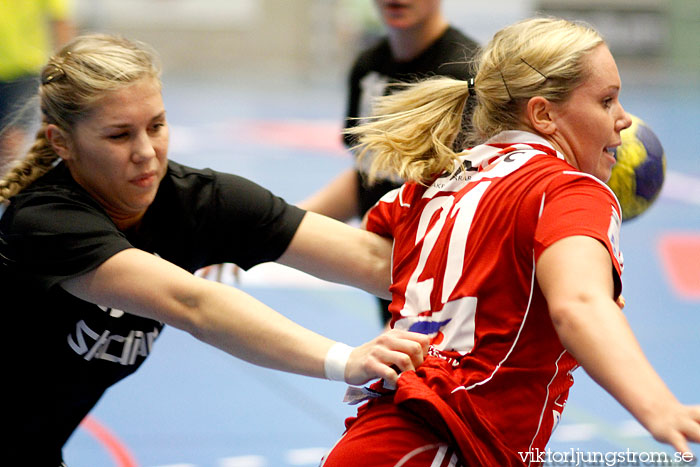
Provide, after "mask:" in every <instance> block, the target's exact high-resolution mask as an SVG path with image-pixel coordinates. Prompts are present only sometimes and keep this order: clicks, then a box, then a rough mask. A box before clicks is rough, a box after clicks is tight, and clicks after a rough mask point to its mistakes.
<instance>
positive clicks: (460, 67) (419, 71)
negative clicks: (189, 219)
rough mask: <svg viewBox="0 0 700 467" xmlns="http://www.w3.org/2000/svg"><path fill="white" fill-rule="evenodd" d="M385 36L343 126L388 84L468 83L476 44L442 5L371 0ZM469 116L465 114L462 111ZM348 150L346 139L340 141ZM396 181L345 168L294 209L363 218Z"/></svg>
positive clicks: (362, 62)
mask: <svg viewBox="0 0 700 467" xmlns="http://www.w3.org/2000/svg"><path fill="white" fill-rule="evenodd" d="M374 2H375V6H376V8H377V11H378V13H379V16H380V17H381V21H382V23H383V24H384V26H385V28H386V35H385V36H384V37H382V38H381V39H380V40H379V41H378V42H377V43H376V44H375V45H373V46H371V47H369V48H368V49H366V50H364V51H363V52H361V53H360V54H359V56H358V57H357V59H356V61H355V63H354V65H353V67H352V70H351V72H350V76H349V82H348V85H349V89H348V102H347V116H346V119H345V127H346V128H349V127H353V126H355V125H357V124H358V120H357V119H358V118H361V117H366V116H368V115H370V113H371V106H372V101H373V100H374V99H375V98H377V97H379V96H382V95H386V94H388V93H390V92H391V88H390V85H391V84H392V83H400V82H413V81H417V80H420V79H422V78H426V77H429V76H436V75H441V76H450V77H453V78H458V79H465V80H466V79H468V78H469V66H466V65H465V63H467V62H470V61H471V59H472V57H473V55H474V53H475V51H476V48H477V47H478V44H477V43H476V42H475V41H474V40H473V39H471V38H469V37H467V36H465V35H464V34H463V33H462V32H461V31H459V30H458V29H456V28H455V27H453V26H451V25H450V24H449V22H448V20H447V19H446V18H445V16H444V14H443V11H442V0H374ZM465 112H467V113H468V111H465ZM344 141H345V144H346V146H348V147H351V146H352V145H353V140H352V138H350V137H347V136H346V137H345V138H344ZM401 183H402V181H401V180H399V179H396V178H393V179H386V178H385V179H379V180H377V181H376V182H374V183H373V184H369V183H367V180H366V179H365V175H364V174H363V172H362V171H361V170H360V169H359V168H357V167H353V168H349V169H347V170H346V171H344V172H342V173H341V174H340V175H339V176H338V177H336V178H335V179H333V180H332V181H331V182H330V183H329V184H328V185H327V186H325V187H324V188H322V189H321V190H319V191H318V192H317V193H315V194H313V195H312V196H310V197H309V198H307V199H306V200H304V201H302V202H301V203H300V204H299V206H300V207H302V208H304V209H307V210H309V211H314V212H317V213H320V214H324V215H326V216H329V217H333V218H335V219H338V220H341V221H344V222H347V221H349V220H351V219H353V218H357V217H360V218H361V217H362V216H363V215H364V214H365V212H367V210H369V209H370V208H371V207H372V206H373V205H374V204H375V203H376V202H377V201H378V200H379V198H381V197H382V195H384V194H385V193H386V192H388V191H390V190H392V189H394V188H396V187H398V186H400V185H401ZM379 302H380V305H379V306H380V313H381V317H382V323H386V322H388V320H389V319H390V317H391V314H390V313H389V311H388V305H389V302H388V301H386V300H383V299H379Z"/></svg>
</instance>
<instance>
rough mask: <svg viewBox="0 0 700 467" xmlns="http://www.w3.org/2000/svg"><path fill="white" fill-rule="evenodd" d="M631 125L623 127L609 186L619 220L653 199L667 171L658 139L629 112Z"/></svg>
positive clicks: (647, 206)
mask: <svg viewBox="0 0 700 467" xmlns="http://www.w3.org/2000/svg"><path fill="white" fill-rule="evenodd" d="M630 117H631V118H632V125H631V126H630V127H629V128H626V129H624V130H622V133H621V134H620V136H621V138H622V144H621V145H620V146H618V147H617V150H616V151H615V159H617V163H616V164H615V165H614V166H613V169H612V174H611V175H610V180H608V186H609V187H610V188H611V189H612V190H613V191H614V192H615V195H616V196H617V199H618V201H619V202H620V207H621V208H622V220H623V221H627V220H630V219H633V218H635V217H637V216H639V215H640V214H642V213H643V212H644V211H646V210H647V209H648V208H649V206H651V205H652V203H653V202H654V201H655V200H656V198H657V197H658V196H659V193H660V192H661V186H662V185H663V183H664V177H665V173H666V154H664V149H663V147H662V146H661V142H660V141H659V138H657V137H656V135H655V134H654V132H653V131H652V130H651V128H649V127H648V126H647V124H646V123H644V122H643V121H642V120H641V119H640V118H638V117H636V116H634V115H630Z"/></svg>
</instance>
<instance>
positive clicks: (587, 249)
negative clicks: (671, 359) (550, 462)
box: [536, 236, 700, 452]
mask: <svg viewBox="0 0 700 467" xmlns="http://www.w3.org/2000/svg"><path fill="white" fill-rule="evenodd" d="M536 274H537V282H538V284H539V286H540V288H541V289H542V293H543V294H544V296H545V298H546V299H547V305H548V308H549V313H550V316H551V318H552V322H553V324H554V328H555V329H556V331H557V334H558V336H559V339H560V340H561V343H562V344H563V345H564V347H565V348H566V349H567V350H568V351H569V352H570V353H571V354H572V355H573V356H574V358H576V359H577V360H578V362H579V363H580V364H581V366H582V367H583V368H584V369H585V370H586V372H587V373H588V374H589V375H590V376H591V378H593V379H594V380H595V381H596V382H597V383H598V384H600V385H601V386H602V387H603V388H604V389H605V390H606V391H608V392H609V393H610V394H611V395H612V396H613V397H615V398H616V399H617V400H618V402H620V403H621V404H622V405H623V406H624V407H625V408H626V409H627V410H629V411H630V413H631V414H632V415H634V417H635V418H637V420H639V422H640V423H641V424H642V425H643V426H644V427H645V428H646V429H647V430H649V432H650V433H651V434H652V435H653V436H654V438H656V439H657V440H658V441H661V442H665V443H669V444H670V445H672V446H673V447H674V448H675V449H676V451H678V452H689V451H690V448H689V447H688V441H694V442H700V406H685V405H682V404H681V403H680V402H678V400H677V399H676V398H675V396H674V395H673V394H672V393H671V391H670V390H669V389H668V388H667V387H666V385H665V384H664V382H663V381H662V380H661V378H660V377H659V375H658V374H657V373H656V371H654V369H653V368H652V366H651V364H650V363H649V362H648V360H647V359H646V357H645V356H644V354H643V352H642V349H641V348H640V346H639V344H638V342H637V340H636V338H635V337H634V335H633V333H632V330H631V329H630V327H629V325H628V323H627V320H626V319H625V316H624V314H623V313H622V311H621V310H620V307H619V306H618V305H617V304H616V303H615V301H614V300H613V278H612V261H611V259H610V255H609V253H608V251H607V250H606V248H605V247H604V246H603V244H602V243H600V242H599V241H598V240H596V239H594V238H591V237H586V236H574V237H566V238H564V239H561V240H559V241H557V242H555V243H554V244H552V245H551V246H549V247H548V248H547V249H546V250H544V252H542V254H541V255H540V257H539V259H538V260H537V269H536Z"/></svg>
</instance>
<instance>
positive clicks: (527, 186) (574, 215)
mask: <svg viewBox="0 0 700 467" xmlns="http://www.w3.org/2000/svg"><path fill="white" fill-rule="evenodd" d="M512 141H527V142H521V143H511V142H512ZM620 224H621V216H620V207H619V204H618V202H617V199H616V198H615V195H614V194H613V192H612V191H611V190H610V189H609V188H608V187H607V186H606V185H605V184H604V183H602V182H600V181H599V180H597V179H595V178H594V177H592V176H590V175H588V174H585V173H582V172H580V171H578V170H576V169H574V168H573V167H572V166H571V165H569V164H568V163H567V162H565V160H564V159H563V157H562V156H561V154H559V153H557V152H556V151H555V150H554V149H553V148H552V147H551V145H549V143H547V142H546V141H545V140H544V139H541V138H539V137H538V136H536V135H533V134H530V133H525V132H520V131H508V132H504V133H502V134H501V135H499V137H498V138H497V139H494V140H492V141H490V142H489V143H488V144H485V145H481V146H477V147H476V148H474V149H472V150H471V151H469V152H468V153H467V154H466V155H465V156H462V158H461V167H460V168H459V169H458V170H457V171H456V172H455V173H454V174H452V175H444V176H441V177H439V178H437V179H436V180H435V181H434V182H433V183H432V184H431V185H430V186H428V187H426V186H422V185H420V184H415V183H409V184H405V185H403V186H402V187H401V188H399V189H397V190H394V191H392V192H390V193H388V194H387V195H385V196H384V197H383V198H382V200H381V201H379V202H378V203H377V205H376V206H375V207H374V208H373V209H372V210H371V211H370V213H369V214H368V219H367V229H368V230H370V231H373V232H376V233H379V234H381V235H386V236H390V237H393V238H394V250H393V260H392V263H393V265H392V276H393V277H392V286H391V292H392V304H391V306H390V310H391V311H392V314H393V319H392V325H393V327H394V328H397V329H405V330H411V331H416V332H422V333H425V334H428V335H430V336H432V341H431V342H432V345H431V351H430V354H431V357H429V358H428V359H427V360H426V362H425V364H424V365H422V366H421V367H420V368H419V369H418V371H417V372H416V373H415V374H412V373H408V374H406V375H403V376H402V377H401V378H400V380H399V389H398V391H397V393H396V395H395V396H394V398H395V401H396V402H399V403H402V402H406V403H416V402H420V403H419V404H418V406H419V407H421V408H420V410H421V412H422V413H423V414H424V416H425V417H426V418H433V417H438V418H439V419H442V421H443V422H444V423H447V426H448V428H449V431H450V432H452V433H453V435H454V436H455V438H456V439H457V442H458V444H460V449H461V451H462V454H463V455H464V457H465V459H466V460H467V461H470V460H471V461H473V462H474V463H475V464H476V463H483V462H484V461H486V460H488V459H491V460H493V459H492V458H490V457H489V456H490V455H491V454H494V453H496V452H500V453H498V454H497V455H498V456H503V455H511V454H512V456H513V458H515V457H518V454H517V453H518V452H526V451H531V450H534V449H536V448H540V449H543V448H544V447H545V445H546V443H547V441H548V439H549V437H550V435H551V432H552V430H553V429H554V428H555V427H556V424H557V422H558V420H559V418H560V415H561V411H562V409H563V407H564V404H565V402H566V398H567V396H568V390H569V387H570V386H571V384H572V382H573V378H572V377H571V374H570V373H571V371H572V370H574V369H575V367H576V366H577V363H576V361H575V360H574V359H573V358H572V357H571V356H570V355H569V354H568V353H567V352H566V350H565V349H564V347H563V346H562V345H561V343H560V341H559V339H558V337H557V334H556V332H555V330H554V327H553V325H552V322H551V319H550V316H549V312H548V309H547V304H546V301H545V299H544V297H543V295H542V293H541V291H540V289H539V287H538V285H537V281H536V279H535V265H536V262H537V259H538V258H539V255H540V254H541V253H542V252H543V251H544V250H545V249H546V248H547V247H548V246H550V245H551V244H553V243H554V242H556V241H557V240H560V239H562V238H565V237H568V236H573V235H586V236H590V237H593V238H595V239H597V240H599V241H600V242H601V243H602V244H603V245H604V246H605V247H606V248H607V250H608V251H609V253H610V257H611V258H612V263H613V266H614V270H613V271H611V274H613V277H614V281H615V294H616V295H619V293H620V289H621V282H620V275H621V273H622V254H621V252H620V250H619V231H620ZM475 453H476V454H475ZM504 453H505V454H504ZM508 453H510V454H508ZM470 456H476V457H470ZM483 456H486V457H483ZM498 459H499V460H501V461H502V460H503V459H502V458H501V457H498ZM511 460H513V459H511ZM516 463H517V462H516Z"/></svg>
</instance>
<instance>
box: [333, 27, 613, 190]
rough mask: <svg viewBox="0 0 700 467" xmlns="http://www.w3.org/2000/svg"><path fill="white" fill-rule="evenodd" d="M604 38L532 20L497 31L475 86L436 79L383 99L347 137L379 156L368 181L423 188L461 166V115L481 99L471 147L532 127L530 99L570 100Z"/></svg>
mask: <svg viewBox="0 0 700 467" xmlns="http://www.w3.org/2000/svg"><path fill="white" fill-rule="evenodd" d="M601 44H604V40H603V38H602V37H601V36H600V34H599V33H598V32H596V31H595V30H594V29H593V28H591V27H590V26H588V25H586V24H583V23H578V22H572V21H567V20H563V19H558V18H531V19H527V20H524V21H520V22H518V23H515V24H512V25H510V26H507V27H505V28H503V29H501V30H500V31H499V32H497V33H496V34H495V35H494V37H493V39H492V40H491V41H490V42H489V43H488V45H487V46H486V47H485V48H483V49H482V51H481V53H480V54H479V58H478V59H477V61H476V63H477V66H478V68H477V70H476V76H475V78H474V84H473V88H472V86H470V85H469V83H467V82H466V81H460V80H455V79H451V78H444V77H440V78H433V79H428V80H425V81H422V82H419V83H413V84H407V85H405V88H406V89H403V90H402V91H400V92H397V93H394V94H392V95H390V96H385V97H381V98H379V99H377V101H376V102H375V106H374V107H373V116H372V117H371V118H369V119H368V120H367V122H366V123H364V124H361V125H358V126H356V127H353V128H349V129H347V130H346V132H347V133H348V134H350V135H353V136H354V137H355V140H356V141H357V142H358V145H357V146H356V150H357V151H358V152H359V158H360V160H362V159H363V158H365V157H368V156H369V157H372V161H371V165H370V168H369V173H368V175H369V180H370V181H373V180H376V179H377V178H378V177H379V176H383V175H384V174H385V173H392V174H396V175H398V176H399V177H401V178H403V179H404V180H408V181H415V182H419V183H423V184H427V183H429V182H430V181H431V180H432V179H433V178H434V177H435V176H437V175H439V174H441V173H443V172H445V171H446V170H454V169H455V168H456V164H455V161H456V159H457V157H458V154H457V153H456V152H455V151H454V150H453V148H452V144H453V142H454V141H455V139H456V138H457V136H458V134H459V131H460V129H461V128H462V121H461V119H462V109H464V106H465V104H466V101H467V98H468V97H469V95H470V94H474V95H475V96H476V106H475V108H474V112H473V115H472V122H471V134H470V135H469V142H470V143H471V144H476V143H478V142H481V141H484V140H486V139H488V138H490V137H492V136H494V135H496V134H498V133H500V132H502V131H504V130H512V129H525V126H524V124H523V123H522V121H521V116H522V115H521V114H522V112H523V109H524V103H526V102H527V101H528V100H529V99H530V98H531V97H534V96H542V97H545V98H546V99H548V100H550V101H552V102H564V101H565V100H566V99H567V98H568V97H569V95H570V94H571V92H572V91H573V90H574V89H575V88H576V87H577V86H578V85H580V84H581V83H582V82H583V81H584V80H585V79H586V78H587V76H588V70H587V68H586V62H585V60H584V57H585V56H586V54H587V53H589V52H590V51H592V50H593V49H595V48H596V47H597V46H599V45H601Z"/></svg>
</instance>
